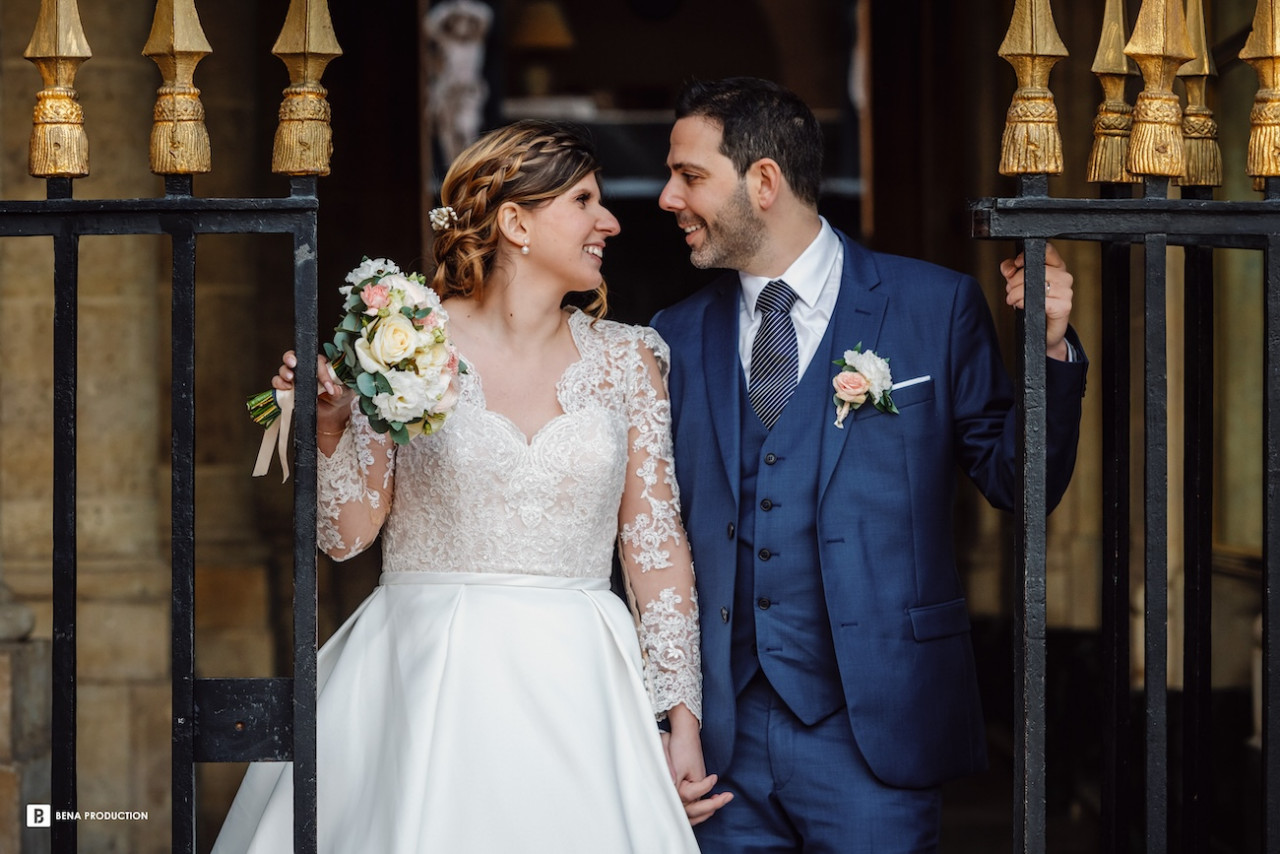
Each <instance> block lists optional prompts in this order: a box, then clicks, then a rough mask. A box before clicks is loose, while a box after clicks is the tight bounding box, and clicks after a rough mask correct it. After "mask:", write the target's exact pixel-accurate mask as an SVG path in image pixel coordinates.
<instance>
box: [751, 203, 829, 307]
mask: <svg viewBox="0 0 1280 854" xmlns="http://www.w3.org/2000/svg"><path fill="white" fill-rule="evenodd" d="M818 219H819V221H820V222H821V223H822V227H821V228H819V229H818V236H817V237H815V238H814V239H813V242H812V243H810V244H809V246H808V247H807V248H806V249H805V250H804V251H803V252H801V253H800V257H799V258H797V259H796V260H795V261H793V262H792V264H791V266H790V267H788V268H787V269H786V270H785V271H784V272H783V273H782V275H781V276H774V277H772V278H770V277H765V276H752V275H750V274H748V273H743V272H741V271H739V273H738V280H739V281H740V282H741V283H742V299H743V303H744V305H745V306H746V308H747V310H748V311H749V312H751V313H754V312H755V307H756V300H758V299H759V298H760V292H761V291H763V290H764V286H765V285H767V284H769V283H770V282H772V281H773V280H774V279H782V280H783V281H784V282H786V283H787V286H788V287H789V288H791V290H793V291H795V292H796V295H797V296H798V297H800V299H801V300H802V301H803V302H804V303H805V305H807V306H809V307H810V308H812V307H813V306H815V305H817V302H818V297H819V296H820V295H821V294H822V289H823V288H824V287H825V286H826V284H827V279H828V278H829V277H830V273H831V265H832V264H834V263H835V262H836V257H837V256H838V255H839V254H840V238H838V237H836V233H835V231H834V230H833V229H832V228H831V226H830V225H829V224H828V223H827V220H826V219H825V218H824V217H818Z"/></svg>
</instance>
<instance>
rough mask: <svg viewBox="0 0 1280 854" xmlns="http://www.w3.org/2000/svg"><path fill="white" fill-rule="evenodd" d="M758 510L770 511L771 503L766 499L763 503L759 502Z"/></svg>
mask: <svg viewBox="0 0 1280 854" xmlns="http://www.w3.org/2000/svg"><path fill="white" fill-rule="evenodd" d="M760 509H761V510H772V509H773V502H772V501H770V500H769V499H767V498H766V499H765V500H764V501H761V502H760Z"/></svg>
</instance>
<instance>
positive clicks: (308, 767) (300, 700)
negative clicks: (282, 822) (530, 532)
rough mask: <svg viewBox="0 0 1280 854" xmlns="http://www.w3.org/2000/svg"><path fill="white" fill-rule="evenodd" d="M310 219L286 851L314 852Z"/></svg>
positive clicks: (297, 258) (303, 288)
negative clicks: (290, 790) (289, 844)
mask: <svg viewBox="0 0 1280 854" xmlns="http://www.w3.org/2000/svg"><path fill="white" fill-rule="evenodd" d="M291 192H292V195H293V196H294V197H306V198H308V199H310V200H312V202H314V200H315V196H316V179H315V178H314V177H301V178H293V179H292V186H291ZM317 287H318V277H317V268H316V221H315V218H314V217H312V218H310V219H308V220H305V221H304V222H302V223H300V224H299V227H298V229H297V231H295V232H294V238H293V305H294V330H293V334H294V352H296V353H298V354H299V358H298V366H297V369H296V371H295V375H296V376H295V387H296V388H298V389H299V390H300V393H299V394H297V395H295V410H294V417H295V423H296V425H297V426H296V427H295V428H294V438H293V447H294V460H295V471H296V473H297V474H296V477H295V478H294V487H293V513H294V530H293V542H294V553H293V822H294V824H293V850H294V852H295V854H316V827H317V825H316V771H317V766H316V675H317V672H316V646H317V640H318V634H317V625H316V604H317V588H316V453H317V452H316V396H315V393H314V391H310V390H314V389H315V387H316V360H315V358H313V357H311V356H310V355H309V354H313V353H318V352H319V350H320V344H319V335H318V326H319V307H318V303H319V300H318V293H317Z"/></svg>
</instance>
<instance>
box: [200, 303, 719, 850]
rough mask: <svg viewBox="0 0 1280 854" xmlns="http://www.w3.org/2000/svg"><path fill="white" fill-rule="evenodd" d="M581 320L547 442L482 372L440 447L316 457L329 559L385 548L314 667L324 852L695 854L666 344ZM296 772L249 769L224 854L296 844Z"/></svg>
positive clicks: (362, 437) (692, 623) (691, 648)
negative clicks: (501, 403) (676, 725)
mask: <svg viewBox="0 0 1280 854" xmlns="http://www.w3.org/2000/svg"><path fill="white" fill-rule="evenodd" d="M570 328H571V330H572V332H573V336H574V341H575V342H576V344H577V347H578V352H579V356H580V358H579V360H578V361H577V362H575V363H574V364H573V365H571V366H570V367H569V368H568V370H567V371H566V372H565V374H564V376H563V377H562V378H561V380H560V382H559V385H558V387H557V392H558V396H559V400H560V404H561V407H562V409H563V410H564V414H562V415H559V416H557V417H556V418H553V419H552V420H551V421H550V422H548V423H547V424H546V425H545V426H543V427H542V428H541V429H540V430H539V431H538V432H537V433H536V434H535V435H534V436H533V437H532V438H529V439H527V438H526V437H525V436H524V435H523V434H522V433H521V432H520V430H519V429H518V428H517V427H516V426H515V424H514V423H513V422H512V421H511V420H510V419H508V418H506V417H504V416H502V415H499V414H497V413H494V412H491V411H489V410H487V409H486V408H485V401H484V391H483V387H482V384H481V378H480V377H479V376H477V375H476V374H475V373H469V374H466V375H463V376H462V377H460V383H461V396H460V399H459V403H458V407H457V410H456V411H455V412H454V413H453V414H452V415H451V416H450V417H449V419H448V420H447V422H446V423H445V425H444V427H443V428H442V429H441V430H440V431H438V432H437V433H436V434H435V435H433V436H428V437H422V438H418V439H415V440H413V441H412V442H411V443H410V444H408V445H406V446H402V447H399V448H397V447H395V446H394V445H393V444H392V443H391V442H390V441H389V439H387V438H386V437H385V436H382V435H380V434H377V433H374V432H373V431H372V430H371V429H370V428H369V426H368V422H367V421H365V420H364V419H363V418H362V417H360V416H358V415H356V416H353V418H352V420H351V424H350V426H349V427H348V429H347V432H346V434H345V435H344V436H343V437H342V438H341V439H340V441H339V444H338V447H337V449H336V450H335V452H334V454H333V456H332V457H325V456H324V455H323V454H321V455H320V464H319V477H318V479H319V496H320V499H319V500H320V513H319V526H318V527H319V530H318V536H319V544H320V547H321V548H322V549H324V550H325V551H326V552H327V553H329V554H331V555H333V556H334V557H337V558H339V559H341V558H344V557H349V556H351V555H354V554H356V553H357V552H359V551H361V550H363V549H364V548H366V547H368V545H369V544H370V543H372V542H373V540H374V538H375V537H376V536H377V535H378V533H379V532H381V535H382V550H383V575H382V579H381V584H380V585H379V586H378V588H377V589H376V590H375V591H374V592H373V593H372V594H371V595H370V596H369V598H367V599H366V600H365V601H364V602H363V603H362V604H361V605H360V607H359V608H358V609H357V610H356V612H355V613H354V614H353V615H352V616H351V618H350V619H349V620H347V621H346V623H344V624H343V625H342V627H341V628H340V629H338V631H337V632H336V633H335V634H334V636H333V638H332V639H331V640H330V641H329V642H328V643H326V644H325V646H324V648H323V649H321V651H320V662H319V668H320V671H319V683H320V696H319V717H318V726H319V744H318V749H319V774H318V778H319V780H318V786H319V825H318V837H319V843H320V851H321V852H328V854H365V852H368V854H541V852H545V854H553V852H554V854H575V853H577V852H580V854H628V852H634V854H683V852H689V853H690V854H693V853H694V852H697V850H698V849H697V845H696V843H695V841H694V838H693V834H692V832H691V831H690V828H689V824H688V820H687V819H686V817H685V814H684V810H683V808H682V807H681V804H680V801H679V798H678V797H677V795H676V791H675V788H674V786H673V784H672V782H671V776H670V773H669V771H668V768H667V765H666V761H665V758H664V755H663V752H662V747H661V742H660V739H659V735H658V731H657V727H656V725H655V716H656V717H658V718H661V717H663V716H664V715H665V712H666V711H667V710H669V709H671V708H673V707H674V706H675V705H677V704H679V703H684V704H685V705H686V706H688V708H689V709H690V710H691V711H693V712H694V713H695V714H696V715H698V716H699V717H701V671H700V666H699V658H698V622H697V605H696V602H695V599H694V592H693V568H692V565H691V563H690V560H689V556H688V547H687V541H686V540H685V536H684V531H683V528H682V527H681V524H680V517H679V512H678V495H677V489H676V485H675V477H674V472H673V471H672V466H671V454H672V448H671V438H670V408H669V403H668V401H667V399H666V392H665V383H664V379H663V372H664V371H665V364H666V358H667V349H666V345H665V344H664V343H663V342H662V340H661V339H660V338H659V337H658V335H657V333H655V332H654V331H653V330H651V329H647V328H639V327H632V326H624V325H622V324H618V323H614V322H610V321H597V322H595V323H592V321H591V319H590V318H589V317H587V316H586V315H584V314H582V313H577V312H575V313H574V314H572V315H571V317H570ZM615 542H617V543H618V544H619V546H620V549H621V552H620V553H621V556H622V563H623V568H624V576H625V578H626V581H627V586H628V593H629V599H630V602H631V606H632V607H631V610H630V611H629V610H628V606H627V604H626V603H625V602H623V600H622V599H620V598H619V597H618V596H616V595H615V594H613V593H612V592H611V591H610V589H609V576H610V571H611V565H612V555H613V549H614V544H615ZM637 636H638V638H639V643H637ZM291 771H292V768H291V765H289V764H287V763H255V764H253V765H252V766H250V769H249V771H248V773H247V774H246V775H245V779H244V782H243V784H242V785H241V788H240V791H239V793H238V794H237V796H236V800H235V803H234V805H233V806H232V808H231V811H230V813H229V815H228V817H227V820H226V823H225V824H224V826H223V829H222V832H221V834H220V835H219V838H218V841H217V843H216V844H215V847H214V854H232V853H233V852H234V854H240V852H252V854H284V852H288V851H290V850H292V845H291V839H292V832H293V813H292V800H293V787H292V777H291Z"/></svg>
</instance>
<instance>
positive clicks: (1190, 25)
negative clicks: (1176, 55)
mask: <svg viewBox="0 0 1280 854" xmlns="http://www.w3.org/2000/svg"><path fill="white" fill-rule="evenodd" d="M1187 30H1188V34H1189V35H1190V36H1191V50H1192V52H1193V53H1194V54H1195V56H1193V57H1192V58H1191V61H1190V62H1188V63H1187V64H1186V65H1184V66H1182V68H1180V69H1178V76H1179V77H1181V78H1182V80H1183V83H1185V84H1186V87H1187V108H1186V110H1184V111H1183V114H1182V151H1183V155H1184V156H1185V158H1186V171H1185V172H1184V173H1183V174H1182V177H1181V178H1179V179H1178V183H1180V184H1182V186H1184V187H1219V186H1221V185H1222V149H1221V148H1220V147H1219V146H1218V123H1217V122H1216V121H1214V120H1213V110H1211V109H1209V104H1208V102H1207V100H1206V98H1205V90H1206V89H1207V88H1208V85H1209V78H1210V77H1217V76H1218V69H1217V68H1215V67H1214V64H1213V54H1212V53H1211V52H1210V51H1209V37H1208V33H1207V32H1206V30H1205V23H1204V3H1203V0H1187Z"/></svg>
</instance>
